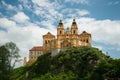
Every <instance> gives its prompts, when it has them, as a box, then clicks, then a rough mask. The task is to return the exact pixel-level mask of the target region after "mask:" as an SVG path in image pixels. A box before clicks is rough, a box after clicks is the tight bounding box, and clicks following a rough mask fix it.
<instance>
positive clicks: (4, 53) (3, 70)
mask: <svg viewBox="0 0 120 80" xmlns="http://www.w3.org/2000/svg"><path fill="white" fill-rule="evenodd" d="M8 53H9V51H8V50H7V49H6V48H5V46H0V80H9V70H8V67H9V64H8V56H9V54H8Z"/></svg>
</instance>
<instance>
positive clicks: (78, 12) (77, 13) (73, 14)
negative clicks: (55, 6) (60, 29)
mask: <svg viewBox="0 0 120 80" xmlns="http://www.w3.org/2000/svg"><path fill="white" fill-rule="evenodd" d="M62 13H63V14H66V15H65V17H70V18H77V17H81V16H86V15H89V14H90V12H89V11H87V10H84V9H73V8H66V9H63V10H62Z"/></svg>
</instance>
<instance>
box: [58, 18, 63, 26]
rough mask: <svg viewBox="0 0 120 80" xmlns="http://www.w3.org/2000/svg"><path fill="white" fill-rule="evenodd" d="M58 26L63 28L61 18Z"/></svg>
mask: <svg viewBox="0 0 120 80" xmlns="http://www.w3.org/2000/svg"><path fill="white" fill-rule="evenodd" d="M58 28H63V23H62V20H61V19H60V22H59V25H58Z"/></svg>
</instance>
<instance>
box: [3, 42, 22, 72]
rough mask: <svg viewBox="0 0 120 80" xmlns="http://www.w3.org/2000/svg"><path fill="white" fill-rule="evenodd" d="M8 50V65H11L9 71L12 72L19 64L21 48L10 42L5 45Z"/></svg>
mask: <svg viewBox="0 0 120 80" xmlns="http://www.w3.org/2000/svg"><path fill="white" fill-rule="evenodd" d="M5 47H6V49H7V50H8V51H9V57H8V64H9V65H10V67H9V71H12V70H13V68H14V67H15V63H16V62H17V60H18V58H19V57H20V55H19V48H18V47H17V46H16V44H15V43H13V42H8V43H6V44H5Z"/></svg>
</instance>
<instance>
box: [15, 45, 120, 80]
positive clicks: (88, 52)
mask: <svg viewBox="0 0 120 80" xmlns="http://www.w3.org/2000/svg"><path fill="white" fill-rule="evenodd" d="M19 70H20V72H19V71H17V72H19V73H21V71H22V73H21V74H19V73H18V74H19V75H18V76H17V77H14V79H13V80H16V79H15V78H17V79H18V80H21V79H19V78H21V76H22V78H23V79H24V75H25V74H24V73H25V72H30V73H32V75H30V77H31V79H32V80H104V79H105V78H110V77H120V59H112V58H110V57H108V56H106V55H105V54H103V53H102V51H100V50H99V49H97V48H93V47H73V48H70V49H66V50H65V51H60V53H59V54H58V55H57V56H54V57H51V54H50V53H46V54H45V55H42V56H40V57H39V58H38V60H37V61H36V62H35V63H34V64H32V65H31V66H28V67H27V68H26V67H24V69H22V68H21V69H19ZM15 73H16V72H15ZM15 73H14V74H15ZM22 74H23V75H22Z"/></svg>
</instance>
